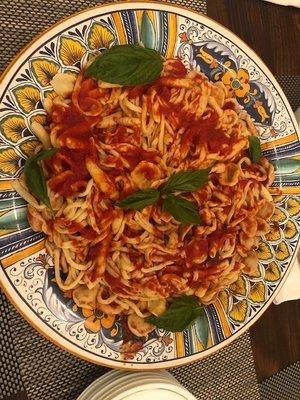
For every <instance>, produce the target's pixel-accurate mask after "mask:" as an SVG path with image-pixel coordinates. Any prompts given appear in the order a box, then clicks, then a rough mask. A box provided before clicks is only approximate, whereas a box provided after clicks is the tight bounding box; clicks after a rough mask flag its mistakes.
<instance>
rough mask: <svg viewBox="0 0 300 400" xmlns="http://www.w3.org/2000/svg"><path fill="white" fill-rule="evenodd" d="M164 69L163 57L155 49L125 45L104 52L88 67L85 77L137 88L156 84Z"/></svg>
mask: <svg viewBox="0 0 300 400" xmlns="http://www.w3.org/2000/svg"><path fill="white" fill-rule="evenodd" d="M162 69H163V60H162V57H161V55H160V54H159V53H158V52H157V51H156V50H153V49H148V48H145V47H142V46H139V45H133V44H124V45H120V46H113V47H111V48H110V49H107V50H104V52H103V53H101V54H99V55H98V56H97V57H96V59H95V60H94V61H93V62H92V63H91V64H90V65H89V66H88V68H87V69H86V71H85V76H87V77H92V78H96V79H98V80H102V81H104V82H109V83H114V84H119V85H125V86H135V85H143V84H146V83H151V82H154V81H155V80H156V79H158V78H159V76H160V73H161V71H162Z"/></svg>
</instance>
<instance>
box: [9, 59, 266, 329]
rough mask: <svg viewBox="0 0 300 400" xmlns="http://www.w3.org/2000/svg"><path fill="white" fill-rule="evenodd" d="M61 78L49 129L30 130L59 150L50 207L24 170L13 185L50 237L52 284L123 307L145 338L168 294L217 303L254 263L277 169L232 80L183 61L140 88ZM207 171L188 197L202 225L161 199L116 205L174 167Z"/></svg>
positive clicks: (116, 310)
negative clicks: (260, 147)
mask: <svg viewBox="0 0 300 400" xmlns="http://www.w3.org/2000/svg"><path fill="white" fill-rule="evenodd" d="M74 83H75V85H74ZM53 86H54V88H55V91H56V93H57V97H55V98H54V100H53V101H51V100H49V99H47V101H46V103H45V108H46V110H47V111H48V113H49V116H48V118H49V122H50V124H49V127H48V128H43V127H41V126H35V127H34V131H35V133H36V134H37V135H38V136H39V138H40V140H41V143H42V145H43V146H44V148H49V147H55V148H58V149H59V150H58V151H57V152H56V154H55V155H54V156H53V157H51V158H50V159H49V160H46V161H43V162H42V165H43V170H44V174H45V176H46V179H47V187H48V193H49V198H50V201H51V205H52V211H51V210H50V209H49V208H47V207H46V206H45V205H43V204H39V202H38V201H37V200H36V199H35V198H34V197H33V196H32V195H31V194H30V193H29V191H28V189H27V188H26V184H25V183H24V179H23V178H21V179H20V181H19V182H18V183H15V187H16V189H17V190H18V191H19V192H20V193H21V194H22V195H23V197H24V198H25V199H26V200H27V201H28V203H29V205H28V217H29V222H30V224H31V226H32V228H33V229H34V230H36V231H43V232H44V233H45V234H46V235H47V241H46V248H47V250H48V252H49V254H50V255H51V256H52V257H53V260H54V268H55V280H56V283H57V284H58V286H59V287H60V288H61V290H62V291H63V292H65V294H66V295H67V296H69V297H70V298H72V299H73V300H74V302H75V304H76V305H77V306H78V307H80V308H82V309H83V312H84V314H85V315H86V316H89V315H91V314H92V313H93V312H94V311H95V310H98V311H100V312H102V313H103V314H104V316H105V323H107V324H108V325H109V324H110V323H111V321H113V320H114V318H115V317H116V316H122V318H123V319H125V320H126V324H127V326H128V328H129V330H130V331H131V332H132V333H133V334H135V335H137V336H146V335H147V334H148V333H149V332H150V331H151V330H153V329H154V327H153V326H152V325H150V324H148V323H147V322H145V320H144V318H145V317H147V316H148V315H150V314H154V315H156V316H158V315H160V314H161V313H163V312H164V311H165V310H166V308H167V307H168V299H170V298H172V297H174V296H177V295H179V294H187V295H195V296H197V297H198V298H199V300H200V301H201V302H202V303H203V304H209V303H211V302H213V301H214V300H215V299H216V298H217V296H218V293H219V292H220V291H221V290H223V289H224V288H226V287H228V286H229V285H230V284H231V283H233V282H235V281H236V280H237V279H238V277H239V275H240V274H241V273H242V272H243V273H250V272H251V270H253V269H255V268H256V267H257V263H258V260H257V255H256V252H255V250H254V249H255V247H256V246H257V245H258V242H259V238H260V237H261V236H262V235H264V234H266V233H267V232H269V230H270V224H269V223H268V220H269V219H270V217H271V215H272V214H273V211H274V205H273V202H272V198H271V195H270V193H269V191H268V187H269V186H270V185H271V183H272V181H273V178H274V169H273V166H272V165H271V164H270V163H269V162H268V160H267V159H266V158H264V157H262V158H261V159H260V161H259V162H258V163H253V162H252V161H251V159H250V157H249V152H248V147H249V140H248V139H249V137H250V136H251V135H257V131H256V128H255V126H254V125H253V123H252V121H251V118H250V116H249V115H248V114H247V113H246V112H245V111H244V110H242V109H241V107H240V106H239V104H238V103H237V101H236V100H235V99H234V98H233V97H232V94H231V93H230V92H229V90H228V89H227V87H225V86H224V85H223V84H222V83H221V82H217V83H212V82H210V81H208V79H207V78H206V77H205V76H204V75H203V74H202V73H199V72H197V71H187V70H186V68H185V67H184V65H183V64H182V63H181V61H180V60H178V59H170V60H166V61H165V62H164V68H163V72H162V74H161V76H160V78H159V79H158V80H157V81H155V82H154V83H152V84H147V85H143V86H136V87H124V86H119V85H115V84H114V85H113V84H108V83H106V82H101V81H99V82H97V81H96V80H94V79H92V78H88V79H85V78H84V75H83V72H81V73H80V74H79V75H78V77H77V79H76V82H74V81H73V77H72V76H71V75H68V74H58V75H57V76H56V77H55V80H54V82H53ZM203 168H210V175H209V181H208V183H207V184H205V186H203V187H201V188H200V189H198V190H195V191H192V192H189V193H185V194H184V197H185V199H187V200H189V201H191V202H193V204H195V205H196V206H197V209H198V212H199V216H200V217H201V219H202V224H201V225H198V226H194V225H190V224H181V223H180V222H178V221H177V220H175V219H174V217H172V215H170V214H169V213H167V212H165V211H163V210H162V207H161V204H160V203H159V202H158V203H157V204H155V205H150V206H147V207H145V208H144V209H142V210H140V211H135V210H124V209H121V208H119V207H117V206H116V202H117V201H119V200H122V199H124V198H126V197H127V196H128V195H130V194H132V193H134V192H136V191H137V190H143V189H148V188H158V187H160V186H161V185H162V184H163V183H165V182H166V181H167V179H168V178H169V177H170V175H171V174H172V173H174V172H178V171H182V170H190V169H203ZM109 321H110V322H109ZM90 329H93V325H92V324H90Z"/></svg>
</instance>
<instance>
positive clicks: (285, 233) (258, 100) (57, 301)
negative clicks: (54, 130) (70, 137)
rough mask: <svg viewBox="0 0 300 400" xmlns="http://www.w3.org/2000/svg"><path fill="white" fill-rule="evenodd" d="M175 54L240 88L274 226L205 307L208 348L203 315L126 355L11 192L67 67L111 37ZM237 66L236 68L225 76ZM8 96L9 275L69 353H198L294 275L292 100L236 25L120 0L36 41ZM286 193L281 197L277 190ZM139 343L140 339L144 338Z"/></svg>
mask: <svg viewBox="0 0 300 400" xmlns="http://www.w3.org/2000/svg"><path fill="white" fill-rule="evenodd" d="M139 42H143V43H144V45H146V46H148V47H152V48H155V49H157V50H158V51H159V52H160V53H162V54H163V55H164V56H166V57H172V56H179V57H180V58H182V59H183V60H184V63H185V64H186V65H187V66H191V67H192V68H196V69H201V70H202V71H204V73H205V74H206V75H207V76H208V77H209V79H211V80H213V81H218V80H221V81H223V83H224V84H225V85H227V86H231V88H232V90H233V92H234V94H235V96H236V99H237V101H238V102H239V103H240V104H241V105H242V106H243V107H244V108H245V109H246V110H247V111H248V113H249V114H250V115H251V117H252V118H253V120H254V121H255V124H256V126H257V128H258V130H259V134H260V138H261V141H262V143H263V149H264V154H265V155H266V156H268V157H269V158H270V159H271V160H273V161H274V162H275V163H276V164H277V173H276V178H275V182H274V185H273V186H274V187H273V192H274V194H276V193H277V195H276V196H275V197H274V199H275V202H276V212H275V214H274V217H273V219H274V223H275V225H276V227H277V229H275V230H274V231H272V232H271V233H270V234H268V235H267V236H266V237H265V238H263V240H262V241H261V243H260V246H259V249H258V254H259V259H260V265H259V268H258V269H257V270H256V271H255V272H254V273H253V275H252V276H251V277H249V276H241V277H240V279H239V280H238V281H237V282H236V283H234V284H233V285H231V287H230V288H229V289H226V290H224V291H223V292H222V293H221V294H220V296H219V299H218V301H217V302H216V303H215V304H214V305H210V306H208V307H206V309H205V311H206V314H207V318H208V321H209V338H208V345H207V347H206V348H204V346H203V342H205V338H203V334H202V331H201V326H200V325H198V324H197V323H196V324H194V325H193V326H192V327H191V328H189V329H186V330H185V331H184V332H182V333H176V334H173V333H169V332H165V331H163V330H159V329H158V330H156V331H155V332H153V333H151V334H150V335H149V337H148V340H147V341H146V343H145V344H144V346H143V348H142V350H140V351H139V352H138V353H137V354H136V355H135V356H134V358H132V359H130V360H124V359H123V357H122V354H121V353H120V346H121V344H122V329H121V326H120V325H119V323H118V322H116V323H115V324H114V326H113V327H112V328H111V329H104V328H103V329H100V330H99V332H97V333H92V332H90V331H88V330H87V329H86V328H85V326H84V317H83V315H82V313H81V311H76V312H75V311H73V309H72V306H73V304H72V302H71V300H69V299H67V298H64V297H63V295H62V293H61V292H60V290H59V289H58V287H57V286H56V284H55V283H54V282H53V279H52V278H53V271H52V269H51V268H50V269H47V268H45V267H47V266H49V265H51V262H52V261H51V259H50V257H49V256H48V255H47V253H46V251H45V249H44V236H43V234H42V233H36V232H33V231H32V230H31V229H30V227H29V225H28V221H27V216H26V204H25V202H24V201H23V199H22V198H20V196H19V195H18V194H17V193H16V192H15V191H13V189H12V187H11V181H12V180H13V179H15V178H17V177H18V176H19V175H20V174H21V172H22V169H23V165H24V162H25V160H26V158H27V157H28V156H30V155H31V154H32V152H33V150H34V148H35V146H36V144H37V139H36V138H35V136H34V135H33V133H32V132H31V131H30V125H31V123H32V121H38V122H40V123H42V124H45V123H46V117H45V111H44V110H43V101H44V99H45V98H47V97H51V96H53V91H52V89H51V86H50V84H49V82H50V80H51V78H52V77H53V76H54V75H55V74H56V73H57V72H58V71H70V72H71V73H74V74H76V73H77V72H78V70H79V68H80V67H81V65H82V64H83V63H85V62H86V61H87V60H88V59H89V57H91V56H92V55H94V54H95V53H97V52H98V51H99V50H100V49H102V48H106V47H108V46H110V45H112V44H124V43H139ZM228 71H229V73H228ZM0 93H1V99H0V101H1V104H0V179H1V181H0V248H1V251H0V259H1V268H0V281H1V284H2V286H3V289H4V290H5V292H6V294H7V295H8V297H9V298H10V300H11V301H12V302H13V303H14V305H15V306H16V307H17V308H18V310H19V311H20V312H21V313H22V315H23V316H24V317H25V318H26V319H27V320H28V321H29V322H30V323H31V324H32V325H33V326H35V328H36V329H37V330H39V331H40V332H41V333H42V334H44V335H45V336H46V337H48V338H49V339H51V340H52V341H54V342H55V343H56V344H57V345H59V346H61V347H63V348H64V349H65V350H68V351H70V352H72V353H73V354H75V355H77V356H78V357H82V358H85V359H86V360H89V361H91V362H95V363H99V364H104V365H106V366H108V367H118V368H122V367H124V368H132V369H134V368H135V369H137V368H139V369H141V368H144V369H154V368H166V367H171V366H176V365H181V364H184V363H187V362H191V361H194V360H197V359H200V358H202V357H204V356H207V355H209V354H210V353H212V352H214V351H215V350H217V349H220V348H221V347H223V346H225V345H226V344H228V343H230V342H231V341H232V340H233V339H235V338H237V337H238V336H239V335H241V334H242V333H243V332H244V331H245V330H246V329H248V328H249V327H250V326H251V325H252V324H253V323H254V321H255V320H257V318H259V316H260V315H261V314H262V313H263V312H264V311H265V310H266V308H267V306H268V305H269V304H270V303H271V302H272V300H273V298H274V296H275V295H276V293H277V292H278V290H279V288H280V286H281V284H282V283H283V281H284V279H285V277H286V276H287V274H288V271H289V268H290V267H291V265H292V262H293V258H294V256H295V254H296V247H297V244H298V240H299V216H300V196H298V194H300V191H299V187H300V182H299V178H300V142H299V134H297V123H296V121H295V119H294V117H293V113H292V111H291V109H290V106H289V104H288V102H287V100H286V98H285V96H284V94H283V92H282V90H281V89H280V87H279V85H278V84H277V82H276V80H275V79H274V77H273V75H272V74H271V72H270V71H269V70H268V69H267V67H266V66H265V65H264V64H263V62H262V61H261V60H260V59H259V58H258V57H257V55H256V54H255V53H254V52H253V51H252V50H251V49H250V48H249V47H248V46H247V45H246V44H245V43H243V42H242V41H241V40H240V39H239V38H238V37H236V36H235V35H234V34H233V33H231V32H230V31H228V30H227V29H225V28H223V27H222V26H221V25H219V24H217V23H216V22H214V21H213V20H211V19H209V18H207V17H205V16H204V15H200V14H196V13H194V12H191V11H188V10H185V9H182V8H179V7H175V6H171V5H167V4H164V5H163V4H158V3H151V2H149V3H148V2H143V3H134V2H132V3H128V2H127V3H120V4H111V5H106V6H102V7H97V8H94V9H90V10H87V11H84V12H81V13H79V14H77V15H75V16H73V17H71V18H68V19H66V20H64V21H63V22H60V23H58V24H57V25H55V26H54V27H52V28H51V29H49V30H48V31H47V32H46V33H44V34H43V35H41V36H40V37H38V38H37V39H36V40H34V41H33V42H32V43H31V44H30V45H29V46H28V47H27V48H26V49H25V50H24V51H23V52H22V53H21V54H20V55H19V56H18V57H17V58H16V59H15V60H14V61H13V63H12V64H11V65H10V66H9V68H8V69H7V70H6V72H5V73H4V75H3V76H2V81H1V91H0ZM279 190H280V194H278V193H279ZM136 340H140V339H139V338H136Z"/></svg>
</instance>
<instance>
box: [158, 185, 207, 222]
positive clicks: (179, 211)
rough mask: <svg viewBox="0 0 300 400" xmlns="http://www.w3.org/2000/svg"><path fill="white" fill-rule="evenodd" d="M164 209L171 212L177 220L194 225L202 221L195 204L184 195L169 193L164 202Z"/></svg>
mask: <svg viewBox="0 0 300 400" xmlns="http://www.w3.org/2000/svg"><path fill="white" fill-rule="evenodd" d="M162 209H163V211H167V212H169V213H170V214H171V215H172V216H173V217H174V218H175V219H176V220H177V221H180V222H184V223H186V224H192V225H200V223H201V219H200V215H199V213H198V210H197V207H196V206H195V204H194V203H192V202H191V201H188V200H186V199H184V198H183V197H180V196H174V194H170V193H169V194H168V195H167V198H166V199H165V200H164V202H163V205H162Z"/></svg>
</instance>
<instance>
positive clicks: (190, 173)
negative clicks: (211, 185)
mask: <svg viewBox="0 0 300 400" xmlns="http://www.w3.org/2000/svg"><path fill="white" fill-rule="evenodd" d="M209 172H210V168H206V169H198V170H192V169H191V170H187V171H180V172H175V173H174V174H172V175H171V176H170V178H169V179H168V180H167V182H166V183H165V185H164V187H163V189H162V191H163V192H165V193H170V192H175V191H182V192H192V191H193V190H197V189H199V188H200V187H201V186H204V185H205V184H206V183H207V182H208V179H209Z"/></svg>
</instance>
